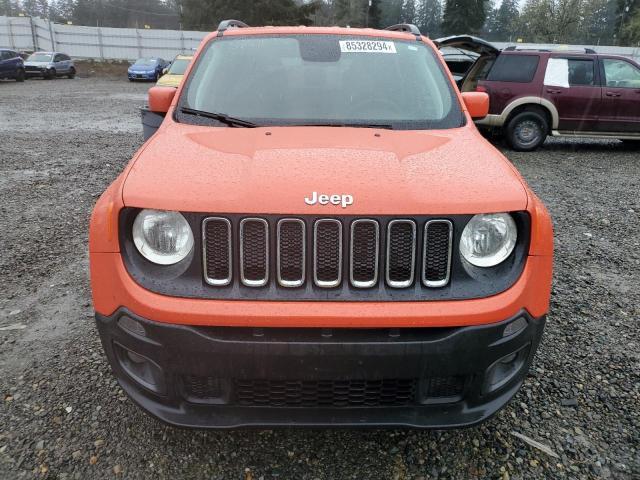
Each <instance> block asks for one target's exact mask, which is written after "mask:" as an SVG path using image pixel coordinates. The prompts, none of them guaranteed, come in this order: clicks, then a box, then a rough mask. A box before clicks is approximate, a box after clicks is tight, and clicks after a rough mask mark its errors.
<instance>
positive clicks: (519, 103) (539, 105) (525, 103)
mask: <svg viewBox="0 0 640 480" xmlns="http://www.w3.org/2000/svg"><path fill="white" fill-rule="evenodd" d="M530 107H536V109H541V110H543V111H544V112H545V113H546V114H547V116H548V119H549V131H551V130H556V129H557V128H558V124H559V123H560V115H559V114H558V109H557V108H556V107H555V105H554V104H553V103H551V102H550V101H549V100H547V99H545V98H541V97H521V98H518V99H516V100H514V101H513V102H511V103H510V104H508V105H507V106H506V107H505V109H504V110H503V112H502V114H501V115H500V117H501V120H502V121H501V123H502V125H507V123H508V122H509V120H511V118H513V116H514V115H517V114H518V113H520V112H523V111H525V110H527V108H530Z"/></svg>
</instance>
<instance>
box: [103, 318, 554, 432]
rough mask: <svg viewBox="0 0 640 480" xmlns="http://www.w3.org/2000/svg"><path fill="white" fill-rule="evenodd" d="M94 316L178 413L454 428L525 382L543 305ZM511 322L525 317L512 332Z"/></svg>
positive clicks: (146, 386)
mask: <svg viewBox="0 0 640 480" xmlns="http://www.w3.org/2000/svg"><path fill="white" fill-rule="evenodd" d="M132 320H135V321H132ZM516 320H517V322H518V323H517V324H514V323H513V322H514V321H516ZM96 321H97V326H98V330H99V332H100V337H101V339H102V343H103V346H104V349H105V352H106V354H107V357H108V359H109V362H110V364H111V366H112V368H113V371H114V373H115V376H116V377H117V378H118V381H119V382H120V384H121V386H122V388H123V389H124V390H125V391H126V392H127V394H128V395H129V396H130V397H131V398H132V399H133V400H134V402H135V403H137V404H138V405H139V406H141V407H142V408H143V409H144V410H146V411H147V412H149V413H150V414H152V415H153V416H155V417H157V418H159V419H160V420H162V421H164V422H167V423H170V424H173V425H177V426H183V427H204V428H233V427H244V426H262V427H271V426H405V427H419V428H450V427H460V426H467V425H473V424H476V423H479V422H482V421H484V420H486V419H488V418H490V417H491V416H492V415H494V414H495V413H496V412H497V411H498V410H499V409H500V408H502V407H503V406H504V405H505V404H506V403H507V402H508V401H509V399H510V398H511V397H512V396H513V395H514V394H515V393H516V392H517V390H518V389H519V388H520V386H521V385H522V382H523V379H524V377H525V375H526V372H527V370H528V368H529V365H530V363H531V360H532V358H533V356H534V354H535V351H536V349H537V347H538V344H539V342H540V338H541V336H542V332H543V329H544V323H545V317H544V316H543V317H541V318H538V319H536V318H532V317H531V316H530V315H529V314H528V313H527V312H526V311H522V312H520V313H519V314H518V315H516V316H515V317H512V318H510V319H508V320H505V321H503V322H499V323H493V324H488V325H477V326H467V327H452V328H375V329H353V328H346V329H341V328H334V329H328V328H252V327H196V326H185V325H175V324H167V323H160V322H154V321H149V320H146V319H144V318H141V317H138V316H136V315H134V314H133V313H131V312H128V311H127V310H125V309H119V310H118V311H117V312H115V313H114V314H113V315H111V316H103V315H100V314H96ZM510 324H511V325H518V326H519V329H516V331H514V332H512V333H511V334H510V335H508V336H504V332H505V328H506V326H507V325H510ZM510 328H512V327H510ZM514 354H515V355H514ZM500 360H502V361H503V362H502V363H500Z"/></svg>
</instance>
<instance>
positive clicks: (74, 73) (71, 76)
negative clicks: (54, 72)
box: [67, 67, 76, 78]
mask: <svg viewBox="0 0 640 480" xmlns="http://www.w3.org/2000/svg"><path fill="white" fill-rule="evenodd" d="M75 76H76V69H75V68H73V67H71V70H69V74H68V75H67V78H74V77H75Z"/></svg>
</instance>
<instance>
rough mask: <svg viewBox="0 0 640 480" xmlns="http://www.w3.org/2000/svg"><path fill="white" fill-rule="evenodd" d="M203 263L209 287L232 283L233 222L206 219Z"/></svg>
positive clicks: (204, 222) (203, 225)
mask: <svg viewBox="0 0 640 480" xmlns="http://www.w3.org/2000/svg"><path fill="white" fill-rule="evenodd" d="M202 235H203V238H202V243H203V244H204V248H203V250H202V261H203V267H204V272H205V273H204V278H205V281H206V282H207V283H208V284H209V285H214V286H224V285H229V284H230V283H231V277H232V274H231V272H232V260H231V258H232V247H231V222H230V221H229V220H227V219H226V218H222V217H211V218H205V219H204V221H203V222H202Z"/></svg>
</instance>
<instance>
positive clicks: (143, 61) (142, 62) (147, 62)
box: [134, 58, 156, 67]
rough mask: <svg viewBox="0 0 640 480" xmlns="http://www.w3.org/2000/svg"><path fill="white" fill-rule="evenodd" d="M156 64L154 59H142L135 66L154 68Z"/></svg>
mask: <svg viewBox="0 0 640 480" xmlns="http://www.w3.org/2000/svg"><path fill="white" fill-rule="evenodd" d="M155 64H156V61H155V59H153V58H140V59H138V60H137V61H136V63H134V65H141V66H143V67H153V66H154V65H155Z"/></svg>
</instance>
